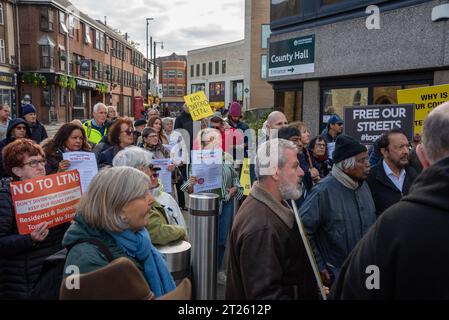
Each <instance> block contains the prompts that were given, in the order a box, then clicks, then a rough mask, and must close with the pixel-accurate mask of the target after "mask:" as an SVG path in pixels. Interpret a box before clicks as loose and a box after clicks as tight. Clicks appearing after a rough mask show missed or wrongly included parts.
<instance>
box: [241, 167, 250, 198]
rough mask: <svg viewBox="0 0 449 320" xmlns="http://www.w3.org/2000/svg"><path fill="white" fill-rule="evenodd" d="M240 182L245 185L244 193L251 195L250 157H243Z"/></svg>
mask: <svg viewBox="0 0 449 320" xmlns="http://www.w3.org/2000/svg"><path fill="white" fill-rule="evenodd" d="M240 184H241V185H242V187H243V195H244V196H249V193H250V191H251V177H250V174H249V159H248V158H245V159H243V166H242V173H241V174H240Z"/></svg>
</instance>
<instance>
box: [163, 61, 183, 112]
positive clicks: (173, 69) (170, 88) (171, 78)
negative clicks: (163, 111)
mask: <svg viewBox="0 0 449 320" xmlns="http://www.w3.org/2000/svg"><path fill="white" fill-rule="evenodd" d="M156 61H157V66H158V68H159V71H158V75H159V86H162V91H163V94H162V99H161V103H162V105H164V106H168V107H182V105H183V104H184V96H185V95H186V94H187V57H186V56H183V55H177V54H176V53H173V54H171V55H170V56H167V57H160V58H157V60H156Z"/></svg>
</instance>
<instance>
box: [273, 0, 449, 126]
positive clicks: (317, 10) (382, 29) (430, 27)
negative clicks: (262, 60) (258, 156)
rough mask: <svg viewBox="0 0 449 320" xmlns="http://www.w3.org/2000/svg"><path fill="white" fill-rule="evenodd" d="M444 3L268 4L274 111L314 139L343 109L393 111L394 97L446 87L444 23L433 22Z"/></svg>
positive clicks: (329, 0)
mask: <svg viewBox="0 0 449 320" xmlns="http://www.w3.org/2000/svg"><path fill="white" fill-rule="evenodd" d="M444 3H445V1H439V0H434V1H420V0H401V1H396V0H390V1H385V0H384V1H382V0H380V1H379V0H378V1H369V0H351V1H343V0H326V1H302V0H288V1H287V0H285V1H274V0H272V1H271V17H270V19H271V31H272V34H271V36H270V40H269V43H270V44H269V47H270V48H269V57H268V58H269V67H268V69H269V74H268V81H269V82H270V83H271V84H272V86H273V88H274V90H275V107H276V108H277V109H278V110H281V111H284V112H285V113H286V114H287V116H288V118H289V120H303V121H305V122H306V123H307V124H309V125H310V126H311V129H312V133H313V134H317V133H318V132H319V131H320V130H321V129H323V127H324V126H325V123H326V122H327V119H328V118H329V116H330V114H332V113H337V114H339V115H340V116H343V107H345V106H352V105H362V106H363V105H370V104H394V103H397V95H396V92H397V90H399V89H404V88H413V87H420V86H429V85H437V84H444V83H449V71H448V69H449V54H448V52H449V49H448V43H449V42H448V36H449V34H448V33H447V29H448V23H449V22H448V21H447V19H446V20H438V21H432V10H433V9H434V8H435V7H436V6H438V5H441V4H444ZM370 5H374V6H375V7H368V6H370ZM411 17H413V19H412V18H411Z"/></svg>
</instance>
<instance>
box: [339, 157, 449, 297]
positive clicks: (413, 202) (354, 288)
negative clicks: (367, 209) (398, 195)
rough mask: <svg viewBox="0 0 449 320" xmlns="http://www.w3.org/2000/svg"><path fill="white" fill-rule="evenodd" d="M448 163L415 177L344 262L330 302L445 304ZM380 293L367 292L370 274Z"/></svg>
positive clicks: (448, 236) (448, 160) (448, 285)
mask: <svg viewBox="0 0 449 320" xmlns="http://www.w3.org/2000/svg"><path fill="white" fill-rule="evenodd" d="M448 195H449V158H446V159H444V160H441V161H439V162H438V163H436V164H434V165H433V166H432V167H430V168H428V169H426V170H424V171H423V173H422V174H421V175H419V176H418V178H417V179H416V181H415V182H414V184H413V186H412V187H411V189H410V193H409V195H408V196H405V197H404V198H403V199H402V200H401V201H400V202H399V203H397V204H395V205H393V206H392V207H391V208H389V209H388V210H386V211H385V212H384V213H383V214H382V216H380V218H379V219H378V220H377V221H376V223H375V224H374V225H373V227H372V228H371V229H370V230H369V231H368V233H367V234H366V235H365V237H364V238H363V239H362V240H361V241H360V242H359V243H358V245H357V246H356V247H355V248H354V250H353V251H352V252H351V254H350V255H349V257H348V259H347V260H346V262H345V263H344V265H343V267H342V269H341V271H340V274H339V276H338V278H337V280H336V282H335V284H334V286H333V287H332V289H331V298H332V299H378V300H380V299H382V300H386V299H413V300H416V299H417V300H420V299H445V300H447V299H449V278H448V277H447V276H446V272H447V270H449V246H448V245H447V243H449V232H448V230H449V199H448ZM369 266H377V267H378V271H379V272H380V274H379V275H380V276H379V277H378V279H379V290H368V289H367V287H366V282H367V280H368V283H369V284H373V283H374V281H372V280H373V279H374V277H372V278H370V279H368V277H369V276H370V275H375V274H376V273H375V272H373V271H369V272H368V273H367V268H368V267H369Z"/></svg>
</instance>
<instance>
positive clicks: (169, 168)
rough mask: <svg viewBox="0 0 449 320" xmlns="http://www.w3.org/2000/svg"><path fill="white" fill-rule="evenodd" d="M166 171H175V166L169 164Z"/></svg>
mask: <svg viewBox="0 0 449 320" xmlns="http://www.w3.org/2000/svg"><path fill="white" fill-rule="evenodd" d="M167 170H168V171H170V172H173V171H175V165H174V164H169V165H168V166H167Z"/></svg>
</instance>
